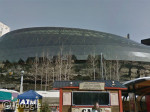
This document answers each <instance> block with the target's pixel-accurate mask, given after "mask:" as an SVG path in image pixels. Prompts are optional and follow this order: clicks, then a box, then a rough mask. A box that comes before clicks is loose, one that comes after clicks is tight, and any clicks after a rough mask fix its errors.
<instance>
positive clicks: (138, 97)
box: [123, 77, 150, 112]
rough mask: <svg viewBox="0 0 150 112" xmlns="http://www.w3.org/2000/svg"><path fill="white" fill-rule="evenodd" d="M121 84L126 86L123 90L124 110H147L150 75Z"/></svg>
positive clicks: (140, 111) (139, 111)
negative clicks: (125, 89)
mask: <svg viewBox="0 0 150 112" xmlns="http://www.w3.org/2000/svg"><path fill="white" fill-rule="evenodd" d="M123 85H124V86H126V87H127V88H128V90H127V91H123V96H124V97H123V106H124V112H149V111H150V86H149V85H150V77H142V78H137V79H134V80H131V81H127V82H125V83H124V84H123Z"/></svg>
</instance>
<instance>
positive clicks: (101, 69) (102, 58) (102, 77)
mask: <svg viewBox="0 0 150 112" xmlns="http://www.w3.org/2000/svg"><path fill="white" fill-rule="evenodd" d="M101 75H102V79H103V80H104V75H103V54H102V53H101Z"/></svg>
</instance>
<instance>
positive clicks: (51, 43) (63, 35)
mask: <svg viewBox="0 0 150 112" xmlns="http://www.w3.org/2000/svg"><path fill="white" fill-rule="evenodd" d="M60 48H62V49H63V50H62V53H63V54H67V53H69V52H70V51H71V53H72V55H75V56H76V58H77V59H78V60H86V59H87V57H88V55H90V54H93V53H95V54H96V55H100V54H101V53H102V54H103V56H104V58H105V59H106V60H128V61H146V62H150V47H147V46H145V45H142V44H139V43H136V42H134V41H132V40H129V39H126V38H124V37H120V36H117V35H113V34H109V33H104V32H99V31H92V30H85V29H76V28H63V27H36V28H25V29H19V30H15V31H12V32H9V33H7V34H6V35H4V36H2V37H1V39H0V60H10V61H17V60H19V59H20V58H22V59H24V60H25V59H27V58H28V57H35V56H36V55H38V56H39V57H40V56H42V53H43V52H45V53H48V54H49V56H55V55H58V53H59V52H60Z"/></svg>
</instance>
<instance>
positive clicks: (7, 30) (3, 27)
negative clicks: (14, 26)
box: [0, 22, 10, 37]
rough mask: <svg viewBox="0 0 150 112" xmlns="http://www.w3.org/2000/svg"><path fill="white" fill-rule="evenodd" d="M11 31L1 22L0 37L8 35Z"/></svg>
mask: <svg viewBox="0 0 150 112" xmlns="http://www.w3.org/2000/svg"><path fill="white" fill-rule="evenodd" d="M9 31H10V28H9V27H8V26H7V25H5V24H3V23H1V22H0V37H1V36H2V35H4V34H6V33H8V32H9Z"/></svg>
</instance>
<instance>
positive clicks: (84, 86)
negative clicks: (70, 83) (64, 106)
mask: <svg viewBox="0 0 150 112" xmlns="http://www.w3.org/2000/svg"><path fill="white" fill-rule="evenodd" d="M79 89H80V90H105V83H103V82H82V83H80V85H79Z"/></svg>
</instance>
